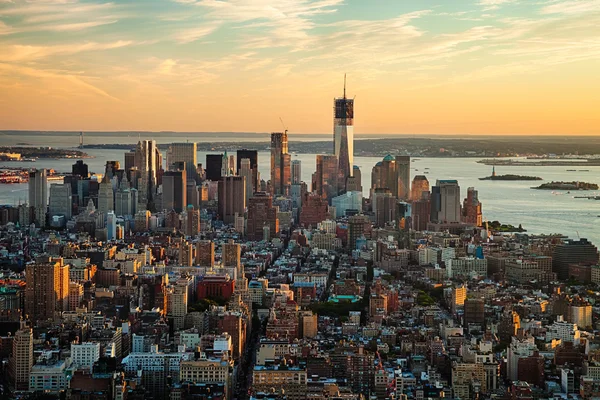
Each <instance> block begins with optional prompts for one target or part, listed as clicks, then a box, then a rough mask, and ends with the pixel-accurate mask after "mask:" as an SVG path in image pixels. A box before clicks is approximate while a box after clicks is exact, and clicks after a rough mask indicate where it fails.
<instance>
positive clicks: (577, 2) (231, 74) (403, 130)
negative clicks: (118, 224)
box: [0, 0, 600, 135]
mask: <svg viewBox="0 0 600 400" xmlns="http://www.w3.org/2000/svg"><path fill="white" fill-rule="evenodd" d="M598 71H600V0H438V1H433V0H127V1H118V0H113V1H110V2H105V1H100V0H0V129H22V130H44V131H46V130H74V131H81V130H83V131H125V130H143V131H187V132H271V131H280V130H282V123H281V121H280V118H281V119H282V120H283V121H284V123H285V126H286V127H287V129H289V131H290V133H294V132H297V133H323V134H331V132H332V127H333V121H332V120H333V116H332V112H333V108H332V107H333V98H334V97H338V96H341V95H342V92H343V80H344V74H347V93H348V95H349V96H352V97H355V120H354V124H355V132H356V133H360V134H370V133H373V134H465V135H476V134H485V135H489V134H522V135H547V134H558V135H569V134H571V135H594V134H596V135H597V134H600V111H599V104H600V74H599V73H598Z"/></svg>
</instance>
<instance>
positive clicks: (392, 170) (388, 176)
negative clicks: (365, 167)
mask: <svg viewBox="0 0 600 400" xmlns="http://www.w3.org/2000/svg"><path fill="white" fill-rule="evenodd" d="M375 189H387V190H388V191H389V193H390V194H391V196H392V197H394V198H397V197H398V166H397V164H396V159H395V158H394V157H392V156H391V155H389V154H388V155H387V156H385V157H384V158H383V160H382V161H380V162H378V163H377V164H375V166H374V167H373V170H372V171H371V197H373V191H374V190H375ZM371 200H372V202H373V203H374V202H375V200H374V199H373V198H372V199H371Z"/></svg>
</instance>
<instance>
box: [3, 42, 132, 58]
mask: <svg viewBox="0 0 600 400" xmlns="http://www.w3.org/2000/svg"><path fill="white" fill-rule="evenodd" d="M132 44H133V42H132V41H128V40H117V41H114V42H107V43H97V42H87V43H79V44H67V45H55V46H34V45H2V44H0V62H25V61H33V60H40V59H43V58H46V57H50V56H56V55H62V56H65V55H69V56H70V55H73V54H77V53H82V52H91V51H104V50H111V49H118V48H121V47H125V46H130V45H132Z"/></svg>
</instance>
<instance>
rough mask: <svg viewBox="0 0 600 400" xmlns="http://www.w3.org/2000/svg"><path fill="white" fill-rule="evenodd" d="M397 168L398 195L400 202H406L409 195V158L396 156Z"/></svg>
mask: <svg viewBox="0 0 600 400" xmlns="http://www.w3.org/2000/svg"><path fill="white" fill-rule="evenodd" d="M396 166H397V168H398V194H397V195H396V196H397V197H398V199H400V200H408V197H409V195H410V157H409V156H396Z"/></svg>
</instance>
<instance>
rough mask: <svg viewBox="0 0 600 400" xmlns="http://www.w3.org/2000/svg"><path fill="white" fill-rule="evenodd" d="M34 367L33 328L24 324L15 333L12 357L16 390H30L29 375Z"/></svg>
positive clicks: (11, 366)
mask: <svg viewBox="0 0 600 400" xmlns="http://www.w3.org/2000/svg"><path fill="white" fill-rule="evenodd" d="M32 367H33V330H32V329H31V328H29V327H26V326H24V324H22V326H21V329H19V330H18V331H17V332H16V333H15V337H14V339H13V343H12V355H11V358H10V368H9V369H10V374H11V377H12V379H13V381H12V382H13V385H14V388H15V390H19V391H25V390H29V376H30V374H31V368H32Z"/></svg>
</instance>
